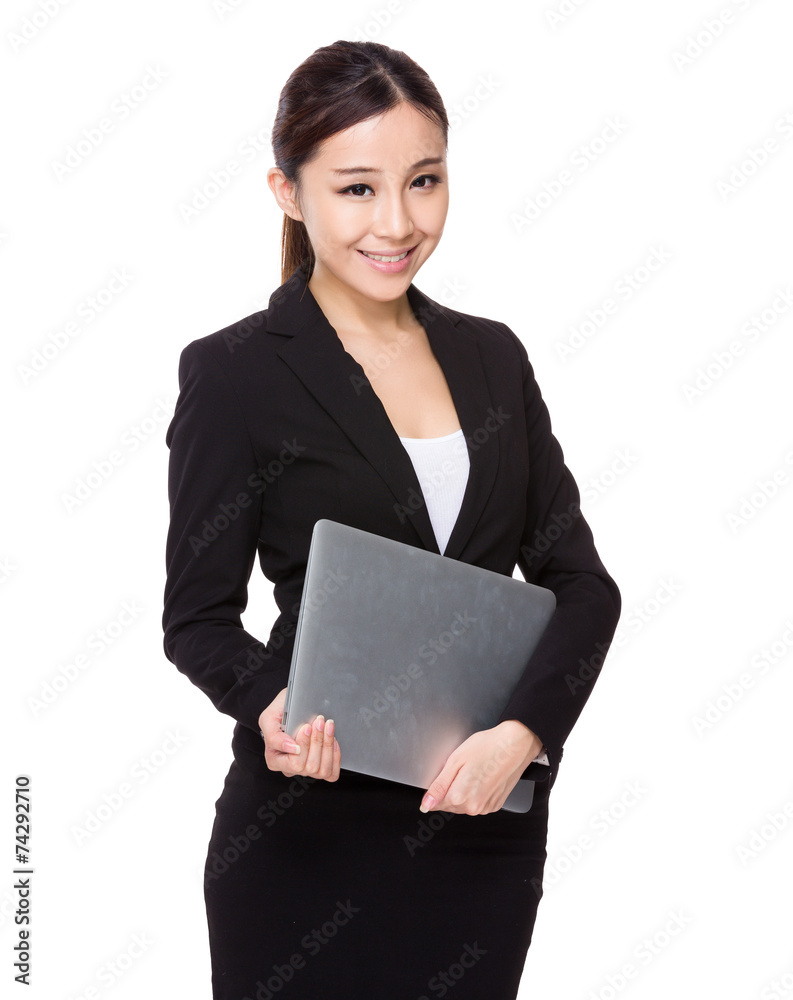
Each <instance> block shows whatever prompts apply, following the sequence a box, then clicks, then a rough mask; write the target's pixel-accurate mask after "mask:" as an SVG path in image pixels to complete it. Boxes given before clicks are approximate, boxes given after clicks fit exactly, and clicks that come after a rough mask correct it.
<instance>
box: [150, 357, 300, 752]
mask: <svg viewBox="0 0 793 1000" xmlns="http://www.w3.org/2000/svg"><path fill="white" fill-rule="evenodd" d="M165 442H166V444H167V446H168V448H169V449H170V454H169V460H168V499H169V505H170V523H169V527H168V536H167V541H166V557H165V559H166V582H165V593H164V610H163V616H162V626H163V632H164V636H163V649H164V651H165V655H166V657H167V658H168V659H169V660H170V661H171V662H172V663H174V664H175V665H176V667H177V668H178V669H179V670H180V671H181V672H182V673H183V674H186V675H187V677H188V678H189V679H190V680H191V681H192V682H193V684H195V685H196V686H197V687H198V688H200V690H202V691H203V692H204V693H205V694H206V695H208V697H209V698H210V699H211V700H212V702H213V704H214V705H215V707H216V708H217V709H218V710H219V711H221V712H224V713H225V714H226V715H230V716H232V717H233V718H234V719H236V720H237V721H238V722H241V723H242V724H243V725H246V726H248V727H249V728H251V729H253V730H254V731H255V732H257V733H258V732H259V722H258V719H259V715H260V714H261V713H262V711H263V710H264V709H265V708H266V707H267V705H268V704H269V703H270V702H271V701H272V700H273V698H274V697H275V696H276V694H277V693H278V692H279V691H280V690H281V688H283V687H286V683H287V679H288V676H289V664H288V663H286V662H285V661H283V660H282V659H281V658H279V657H278V655H277V654H276V653H274V652H273V650H272V648H270V649H268V648H267V646H266V645H265V644H263V643H261V642H260V641H259V640H257V639H256V638H254V636H252V635H251V634H250V633H248V632H247V631H246V630H245V629H244V628H243V627H242V621H241V615H242V612H243V611H244V610H245V608H246V606H247V603H248V589H247V588H248V581H249V580H250V576H251V572H252V570H253V565H254V561H255V557H256V553H257V545H258V538H259V522H260V517H261V509H262V494H261V491H256V490H254V489H252V488H251V486H250V485H249V479H250V477H251V476H252V474H253V473H254V472H255V471H256V469H257V468H258V465H259V463H258V462H257V460H256V455H255V452H254V449H253V446H252V443H251V438H250V435H249V433H248V428H247V426H246V423H245V419H244V414H243V411H242V408H241V405H240V402H239V398H238V397H237V395H236V391H235V389H234V386H233V384H232V382H231V380H230V379H229V376H228V374H227V373H226V371H225V370H224V369H223V368H222V366H221V363H220V362H219V361H218V360H217V359H216V358H215V357H214V355H213V354H211V353H210V351H209V350H208V349H207V348H206V347H205V346H204V345H203V344H201V343H200V342H199V341H193V342H192V343H190V344H188V345H187V346H186V347H185V348H184V349H183V351H182V353H181V355H180V358H179V396H178V399H177V402H176V407H175V409H174V414H173V417H172V419H171V422H170V425H169V426H168V429H167V431H166V436H165Z"/></svg>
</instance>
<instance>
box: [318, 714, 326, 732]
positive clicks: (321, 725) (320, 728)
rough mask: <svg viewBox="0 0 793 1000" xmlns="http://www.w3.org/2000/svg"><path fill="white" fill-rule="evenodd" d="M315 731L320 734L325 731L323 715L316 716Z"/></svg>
mask: <svg viewBox="0 0 793 1000" xmlns="http://www.w3.org/2000/svg"><path fill="white" fill-rule="evenodd" d="M317 730H318V731H319V732H320V733H322V732H324V730H325V716H324V715H318V716H317Z"/></svg>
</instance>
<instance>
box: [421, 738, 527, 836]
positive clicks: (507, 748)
mask: <svg viewBox="0 0 793 1000" xmlns="http://www.w3.org/2000/svg"><path fill="white" fill-rule="evenodd" d="M541 749H542V740H541V739H540V738H539V736H537V735H536V734H535V733H533V732H532V731H531V729H529V727H528V726H525V725H524V724H523V723H522V722H518V720H517V719H507V720H505V721H504V722H500V723H499V724H498V725H497V726H494V727H493V728H492V729H483V730H482V731H481V732H478V733H474V734H473V735H472V736H469V737H468V739H467V740H464V741H463V742H462V743H461V744H460V745H459V746H458V747H457V749H456V750H454V751H453V752H452V753H450V754H449V756H448V758H447V759H446V763H445V764H444V766H443V768H442V769H441V771H440V773H439V774H438V776H437V777H436V778H435V780H434V781H433V782H432V783H431V784H430V786H429V788H428V789H427V791H426V793H425V795H424V797H423V799H422V801H421V811H422V812H428V811H430V810H437V811H438V812H453V813H467V814H468V815H469V816H479V815H482V814H483V813H490V812H496V811H497V810H498V809H500V808H501V807H502V806H503V805H504V802H505V801H506V798H507V796H508V795H509V793H510V792H511V791H512V789H513V788H514V787H515V785H517V783H518V781H519V780H520V776H521V774H522V773H523V772H524V771H525V770H526V768H527V767H528V766H529V764H530V763H531V762H532V760H534V758H535V757H536V756H537V754H538V753H539V752H540V750H541Z"/></svg>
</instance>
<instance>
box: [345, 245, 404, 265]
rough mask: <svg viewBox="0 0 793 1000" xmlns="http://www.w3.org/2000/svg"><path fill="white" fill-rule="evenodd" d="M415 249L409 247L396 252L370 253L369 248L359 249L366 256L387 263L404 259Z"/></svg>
mask: <svg viewBox="0 0 793 1000" xmlns="http://www.w3.org/2000/svg"><path fill="white" fill-rule="evenodd" d="M413 249H414V248H413V247H408V248H407V250H398V251H396V252H395V253H370V252H369V251H367V250H359V251H358V252H359V253H362V254H363V255H364V257H369V259H370V260H379V261H381V262H382V263H385V264H392V263H396V262H397V261H400V260H404V258H405V257H406V256H407V255H408V254H409V253H410V251H411V250H413Z"/></svg>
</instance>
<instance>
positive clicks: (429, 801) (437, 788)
mask: <svg viewBox="0 0 793 1000" xmlns="http://www.w3.org/2000/svg"><path fill="white" fill-rule="evenodd" d="M452 778H453V775H452V773H451V770H450V768H449V765H448V764H447V765H446V766H445V767H444V768H443V769H442V770H441V772H440V774H439V775H438V776H437V778H435V779H434V780H433V781H432V782H430V786H429V788H428V789H427V791H426V792H425V793H424V797H423V798H422V800H421V805H420V806H419V811H420V812H423V813H425V812H429V810H430V809H432V808H434V807H435V806H436V805H437V804H438V803H439V802H441V801H442V800H443V799H444V798H445V797H446V793H447V792H448V791H449V785H451V783H452Z"/></svg>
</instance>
